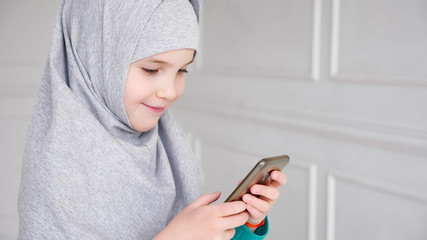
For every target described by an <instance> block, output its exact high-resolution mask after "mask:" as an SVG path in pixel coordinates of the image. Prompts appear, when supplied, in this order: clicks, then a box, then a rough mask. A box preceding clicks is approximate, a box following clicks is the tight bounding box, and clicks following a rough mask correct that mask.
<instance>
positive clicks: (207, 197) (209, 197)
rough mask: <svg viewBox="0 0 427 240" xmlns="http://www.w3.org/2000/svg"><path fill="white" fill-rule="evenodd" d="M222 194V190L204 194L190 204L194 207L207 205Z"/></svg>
mask: <svg viewBox="0 0 427 240" xmlns="http://www.w3.org/2000/svg"><path fill="white" fill-rule="evenodd" d="M220 196H221V192H214V193H209V194H203V195H202V196H201V197H199V198H198V199H196V200H195V201H194V202H193V203H191V204H190V206H192V207H201V206H206V205H209V204H211V203H213V202H215V201H216V200H218V198H219V197H220Z"/></svg>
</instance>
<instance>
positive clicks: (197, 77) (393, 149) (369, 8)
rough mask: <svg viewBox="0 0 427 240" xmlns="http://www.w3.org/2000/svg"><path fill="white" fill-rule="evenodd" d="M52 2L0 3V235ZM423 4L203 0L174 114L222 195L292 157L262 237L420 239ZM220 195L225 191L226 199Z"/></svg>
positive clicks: (13, 231)
mask: <svg viewBox="0 0 427 240" xmlns="http://www.w3.org/2000/svg"><path fill="white" fill-rule="evenodd" d="M58 4H59V1H58V0H45V1H39V0H35V1H33V0H32V1H30V0H1V1H0V156H1V161H0V192H1V198H0V239H15V238H16V236H17V224H18V219H17V211H16V200H17V192H18V187H19V177H20V164H21V157H22V149H23V145H24V139H25V133H26V129H27V127H28V122H29V117H30V113H31V108H32V106H33V102H34V97H35V94H36V92H37V88H38V83H39V80H40V77H41V73H42V70H43V67H44V62H45V60H46V57H47V52H48V48H49V45H50V38H51V33H52V28H53V23H54V20H55V13H56V10H57V6H58ZM426 13H427V1H425V0H393V1H390V0H389V1H386V0H357V1H356V0H353V1H351V0H311V1H308V0H265V1H259V0H205V1H203V2H202V14H201V16H202V21H201V29H202V41H201V47H202V50H201V51H200V54H199V55H198V59H197V61H196V62H195V66H193V68H192V69H191V72H190V74H189V76H188V81H187V90H186V93H185V95H184V96H183V97H182V99H180V100H179V101H178V102H177V104H176V106H174V108H173V112H174V114H175V116H176V117H177V118H178V120H179V121H180V122H181V123H182V125H183V126H184V128H185V129H186V131H187V132H188V138H189V141H190V143H191V144H192V145H193V146H194V149H195V152H196V154H197V156H198V157H199V159H200V161H201V162H202V164H203V166H204V169H205V172H206V191H208V192H211V191H216V190H221V191H223V194H224V195H227V194H229V193H230V192H231V190H232V189H233V188H234V186H235V185H236V184H237V182H238V181H239V180H240V179H241V178H242V177H243V176H244V174H245V173H246V172H247V171H249V170H250V168H251V167H252V165H253V164H254V163H255V162H256V161H258V159H259V158H262V157H268V156H273V155H278V154H289V155H290V156H291V163H290V165H289V166H288V167H287V168H286V170H285V172H286V174H287V176H288V178H289V183H288V184H287V185H286V186H284V187H283V188H282V196H281V198H280V200H279V201H278V202H277V203H276V205H275V206H274V208H273V211H272V213H271V214H270V220H271V232H270V235H269V237H268V239H273V240H279V239H294V240H300V239H301V240H303V239H308V240H334V239H337V240H340V239H342V240H360V239H364V240H366V239H375V240H378V239H383V240H398V239H405V240H407V239H413V240H420V239H427V228H426V227H425V225H426V223H427V174H425V172H426V170H427V107H426V103H427V67H426V66H427V44H426V42H427V14H426ZM224 198H225V196H224V197H223V198H222V199H224Z"/></svg>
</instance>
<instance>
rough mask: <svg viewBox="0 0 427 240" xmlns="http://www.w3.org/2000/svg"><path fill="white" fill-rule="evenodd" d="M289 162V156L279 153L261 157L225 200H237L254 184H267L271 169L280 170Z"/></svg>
mask: <svg viewBox="0 0 427 240" xmlns="http://www.w3.org/2000/svg"><path fill="white" fill-rule="evenodd" d="M288 162H289V156H287V155H281V156H275V157H269V158H264V159H261V160H260V161H259V162H258V163H257V164H256V165H255V167H254V168H253V169H252V170H251V171H250V172H249V173H248V175H246V177H245V178H244V179H243V181H242V182H241V183H240V184H239V185H238V186H237V187H236V189H234V191H233V192H232V193H231V194H230V196H229V197H228V198H227V199H226V200H225V202H232V201H237V200H240V199H241V198H242V196H243V195H244V194H245V193H247V192H248V191H249V189H250V188H251V187H252V186H253V185H254V184H268V181H269V180H270V173H271V171H273V170H279V171H281V170H282V169H283V168H284V167H285V166H286V165H287V164H288Z"/></svg>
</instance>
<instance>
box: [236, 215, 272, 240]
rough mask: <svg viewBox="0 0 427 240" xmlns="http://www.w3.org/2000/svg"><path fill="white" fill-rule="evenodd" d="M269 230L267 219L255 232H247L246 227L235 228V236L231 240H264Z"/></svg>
mask: <svg viewBox="0 0 427 240" xmlns="http://www.w3.org/2000/svg"><path fill="white" fill-rule="evenodd" d="M268 230H269V223H268V218H267V217H266V218H265V223H264V225H262V226H261V227H258V228H257V229H256V230H255V232H252V231H251V230H249V228H248V227H247V226H246V225H243V226H240V227H238V228H236V234H234V237H233V238H232V239H234V240H261V239H264V238H265V237H266V236H267V234H268Z"/></svg>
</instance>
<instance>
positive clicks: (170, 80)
mask: <svg viewBox="0 0 427 240" xmlns="http://www.w3.org/2000/svg"><path fill="white" fill-rule="evenodd" d="M156 95H157V97H159V98H163V99H166V100H174V99H175V98H176V97H177V91H176V86H175V76H168V77H165V78H164V79H163V80H162V81H160V84H159V87H158V88H157V92H156Z"/></svg>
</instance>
